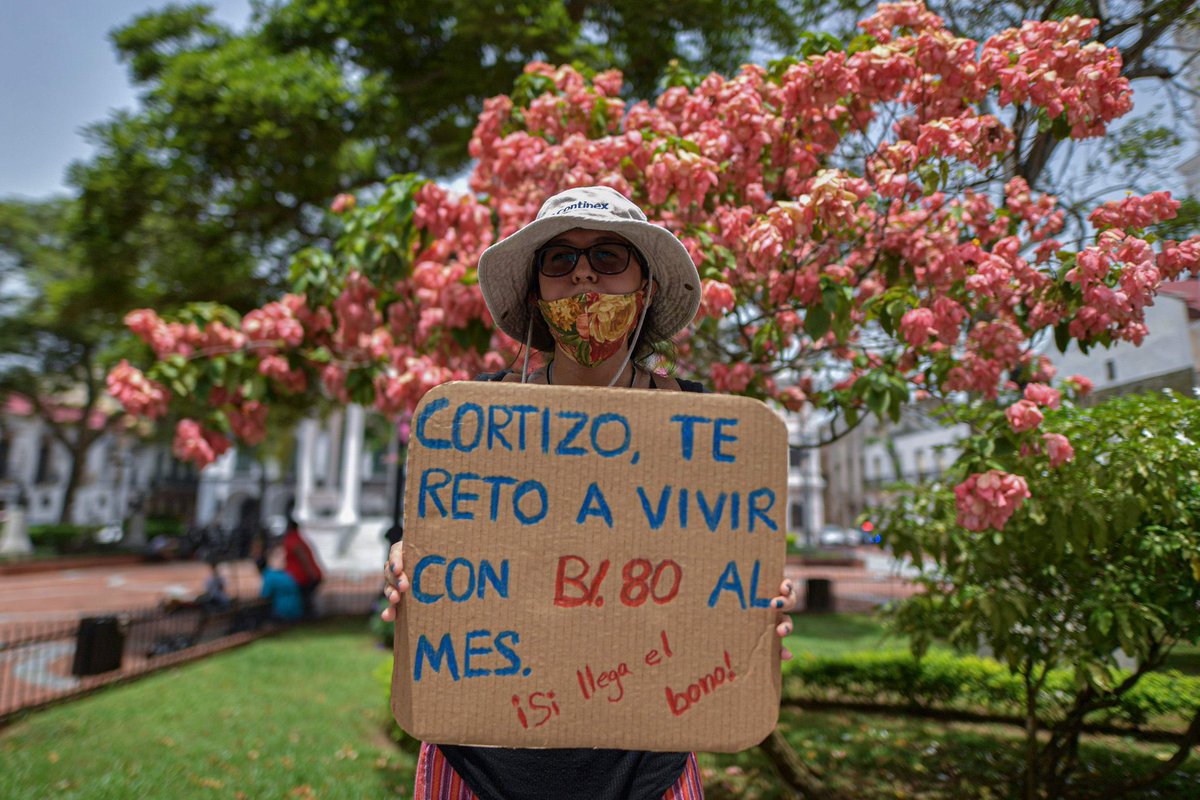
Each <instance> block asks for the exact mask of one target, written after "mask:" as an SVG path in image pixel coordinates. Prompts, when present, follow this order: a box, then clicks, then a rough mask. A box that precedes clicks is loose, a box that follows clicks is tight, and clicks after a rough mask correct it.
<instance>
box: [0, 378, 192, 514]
mask: <svg viewBox="0 0 1200 800" xmlns="http://www.w3.org/2000/svg"><path fill="white" fill-rule="evenodd" d="M58 413H59V414H60V420H59V422H60V424H66V425H71V424H79V421H78V420H72V419H71V415H72V414H75V415H76V416H77V415H78V412H77V411H76V410H75V409H72V408H70V407H63V408H61V409H60V411H59V412H58ZM89 424H92V425H97V426H98V425H100V424H102V418H101V417H100V416H97V418H96V419H93V420H91V421H90V423H89ZM70 473H71V454H70V452H69V451H68V450H67V448H66V447H65V446H63V444H62V443H61V442H60V441H58V439H56V438H55V437H54V436H53V434H52V432H51V429H50V425H49V424H48V423H47V422H46V421H45V420H43V419H42V418H41V417H39V416H37V415H36V414H34V413H33V408H32V405H31V403H30V402H29V401H28V400H26V399H25V398H22V397H20V396H16V395H12V396H10V397H9V398H8V399H7V400H6V402H5V405H4V408H3V411H2V412H0V503H3V505H4V507H5V508H13V507H15V506H17V505H20V506H22V507H23V508H24V509H25V515H26V519H27V521H28V522H29V524H31V525H44V524H50V523H56V522H58V521H59V517H60V515H61V514H62V508H63V504H64V502H65V501H66V488H67V482H68V480H69V478H70ZM194 488H195V470H191V469H189V468H187V467H185V466H184V465H182V464H179V463H178V462H176V461H175V460H174V459H173V458H171V457H170V453H169V452H167V451H166V449H165V448H164V447H162V446H160V445H156V444H153V443H147V442H142V441H139V440H138V439H136V438H135V437H133V436H131V435H128V434H122V433H114V432H108V433H104V434H103V435H101V436H100V437H99V438H97V439H96V441H95V442H94V443H93V444H92V445H91V447H90V448H88V450H87V453H86V454H85V456H84V463H83V468H82V470H81V471H80V474H79V481H78V485H77V486H76V488H75V495H74V502H73V504H72V508H71V514H70V517H69V519H67V520H65V521H66V522H69V523H73V524H76V525H101V526H102V525H111V524H120V523H121V521H123V520H124V519H125V518H126V517H127V516H128V515H129V514H130V512H131V511H134V510H141V511H145V512H146V513H155V512H156V511H161V510H166V509H171V510H178V511H181V512H183V511H190V507H191V500H190V496H191V494H192V493H194ZM180 490H182V492H181V491H180ZM181 494H182V497H181ZM181 502H182V503H183V505H181Z"/></svg>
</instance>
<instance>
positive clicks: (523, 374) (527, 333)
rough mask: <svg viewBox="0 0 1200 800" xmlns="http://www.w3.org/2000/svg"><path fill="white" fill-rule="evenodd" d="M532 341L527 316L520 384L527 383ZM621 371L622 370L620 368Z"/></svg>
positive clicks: (530, 327)
mask: <svg viewBox="0 0 1200 800" xmlns="http://www.w3.org/2000/svg"><path fill="white" fill-rule="evenodd" d="M532 341H533V315H532V314H530V315H529V324H527V325H526V326H525V360H524V362H522V364H521V383H527V382H528V381H529V345H530V343H531V342H532ZM622 369H624V368H623V367H622Z"/></svg>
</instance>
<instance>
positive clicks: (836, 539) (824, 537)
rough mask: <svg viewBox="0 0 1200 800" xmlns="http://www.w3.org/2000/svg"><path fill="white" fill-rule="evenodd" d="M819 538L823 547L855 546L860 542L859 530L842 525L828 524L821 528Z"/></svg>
mask: <svg viewBox="0 0 1200 800" xmlns="http://www.w3.org/2000/svg"><path fill="white" fill-rule="evenodd" d="M819 540H820V542H821V546H822V547H854V546H855V545H856V544H858V532H857V531H852V530H847V529H846V528H843V527H841V526H840V525H826V526H825V527H824V528H822V529H821V535H820V539H819Z"/></svg>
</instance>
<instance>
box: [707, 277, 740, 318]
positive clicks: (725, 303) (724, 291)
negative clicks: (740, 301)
mask: <svg viewBox="0 0 1200 800" xmlns="http://www.w3.org/2000/svg"><path fill="white" fill-rule="evenodd" d="M702 297H703V299H702V301H701V304H700V314H703V315H705V316H709V317H716V318H720V317H723V316H724V315H725V314H727V313H728V312H730V311H732V310H733V307H734V304H735V303H736V302H737V298H736V297H735V296H734V293H733V287H731V286H730V285H729V284H728V283H722V282H721V281H704V292H703V296H702Z"/></svg>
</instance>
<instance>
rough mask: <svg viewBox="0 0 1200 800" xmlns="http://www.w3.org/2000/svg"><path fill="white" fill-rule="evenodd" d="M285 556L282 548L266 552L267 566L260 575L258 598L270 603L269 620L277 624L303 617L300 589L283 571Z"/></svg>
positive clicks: (276, 547) (285, 561)
mask: <svg viewBox="0 0 1200 800" xmlns="http://www.w3.org/2000/svg"><path fill="white" fill-rule="evenodd" d="M286 563H287V554H286V553H285V552H284V550H283V548H282V547H279V546H275V547H272V548H271V549H270V550H269V551H268V552H267V566H266V569H264V570H263V574H262V591H261V592H259V594H260V596H262V597H263V598H264V599H267V600H270V601H271V619H273V620H275V621H277V622H295V621H296V620H298V619H301V618H302V617H303V616H304V603H303V601H302V600H301V598H300V587H299V586H298V585H296V581H295V579H294V578H293V577H292V576H291V575H289V574H288V573H287V570H285V569H284V567H285V566H286Z"/></svg>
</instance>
